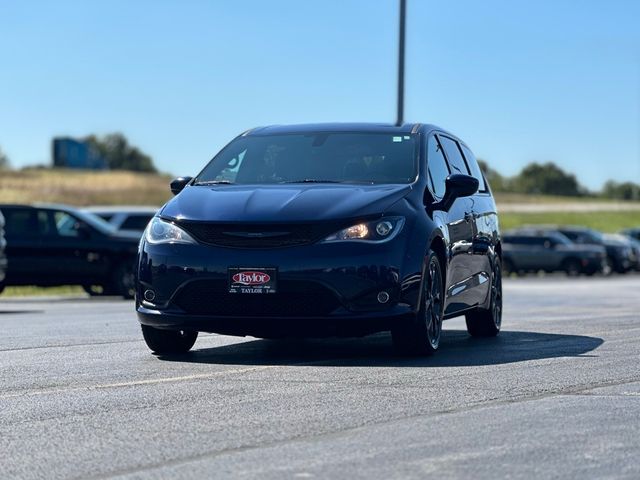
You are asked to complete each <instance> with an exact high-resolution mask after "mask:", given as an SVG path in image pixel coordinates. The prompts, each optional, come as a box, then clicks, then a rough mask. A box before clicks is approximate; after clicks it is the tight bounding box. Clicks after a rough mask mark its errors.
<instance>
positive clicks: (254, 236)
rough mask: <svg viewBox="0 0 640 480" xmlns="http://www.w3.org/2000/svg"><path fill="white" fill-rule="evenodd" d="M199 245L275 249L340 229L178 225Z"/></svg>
mask: <svg viewBox="0 0 640 480" xmlns="http://www.w3.org/2000/svg"><path fill="white" fill-rule="evenodd" d="M177 223H178V225H180V227H181V228H183V229H185V230H186V231H187V232H189V234H190V235H192V236H193V237H195V238H196V239H197V240H199V241H200V242H202V243H207V244H210V245H218V246H222V247H234V248H277V247H293V246H297V245H308V244H310V243H314V242H317V241H319V240H322V239H323V238H325V237H327V236H328V235H330V234H332V233H334V232H336V231H338V230H340V228H343V225H336V224H334V223H331V224H326V223H324V224H323V223H320V224H265V225H260V224H248V225H247V224H238V223H209V222H192V221H184V220H183V221H179V222H177Z"/></svg>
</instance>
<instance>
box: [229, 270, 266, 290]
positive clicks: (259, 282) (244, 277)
mask: <svg viewBox="0 0 640 480" xmlns="http://www.w3.org/2000/svg"><path fill="white" fill-rule="evenodd" d="M228 272H229V293H256V294H262V293H276V289H277V282H278V279H277V276H278V269H276V268H273V267H259V268H258V267H256V268H253V267H252V268H249V267H230V268H229V270H228Z"/></svg>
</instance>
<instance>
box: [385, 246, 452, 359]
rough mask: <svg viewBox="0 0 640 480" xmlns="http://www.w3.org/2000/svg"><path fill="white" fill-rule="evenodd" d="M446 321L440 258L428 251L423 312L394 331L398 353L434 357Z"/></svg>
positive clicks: (423, 282) (421, 303)
mask: <svg viewBox="0 0 640 480" xmlns="http://www.w3.org/2000/svg"><path fill="white" fill-rule="evenodd" d="M443 317H444V281H443V278H442V268H441V266H440V261H439V260H438V257H437V255H436V254H435V252H433V251H432V250H429V254H428V256H427V262H426V267H425V272H424V274H423V279H422V295H421V300H420V308H419V310H418V313H417V314H416V316H415V317H413V318H412V319H411V320H410V321H408V322H406V323H403V324H401V325H398V326H397V327H396V328H395V329H393V330H392V331H391V335H392V337H393V344H394V346H395V348H396V350H397V351H398V352H399V353H401V354H404V355H432V354H433V353H435V351H436V350H437V349H438V346H439V345H440V336H441V334H442V320H443Z"/></svg>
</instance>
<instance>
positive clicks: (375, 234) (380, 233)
mask: <svg viewBox="0 0 640 480" xmlns="http://www.w3.org/2000/svg"><path fill="white" fill-rule="evenodd" d="M403 225H404V217H383V218H380V219H378V220H373V221H370V222H363V223H358V224H356V225H352V226H350V227H348V228H345V229H343V230H340V231H339V232H336V233H334V234H332V235H329V236H328V237H327V238H325V239H324V240H323V242H345V241H361V242H371V243H382V242H387V241H389V240H391V239H392V238H394V237H395V236H396V235H398V233H400V230H402V226H403Z"/></svg>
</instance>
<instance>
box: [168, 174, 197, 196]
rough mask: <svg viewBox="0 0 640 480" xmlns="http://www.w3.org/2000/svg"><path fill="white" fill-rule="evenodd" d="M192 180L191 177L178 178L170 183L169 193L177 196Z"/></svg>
mask: <svg viewBox="0 0 640 480" xmlns="http://www.w3.org/2000/svg"><path fill="white" fill-rule="evenodd" d="M191 180H193V177H178V178H176V179H175V180H173V181H172V182H171V193H173V194H174V195H177V194H179V193H180V192H181V191H182V190H184V187H186V186H187V184H188V183H189V182H190V181H191Z"/></svg>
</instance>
